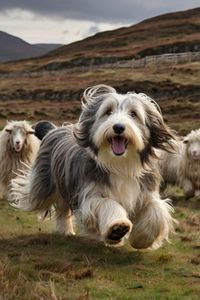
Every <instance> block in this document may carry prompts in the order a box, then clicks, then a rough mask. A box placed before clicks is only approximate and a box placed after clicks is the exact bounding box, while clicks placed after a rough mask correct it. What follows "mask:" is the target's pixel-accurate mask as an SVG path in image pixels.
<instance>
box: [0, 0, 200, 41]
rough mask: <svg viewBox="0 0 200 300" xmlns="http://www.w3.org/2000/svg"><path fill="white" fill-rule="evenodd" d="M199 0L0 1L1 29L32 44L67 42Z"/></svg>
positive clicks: (127, 24) (188, 7) (187, 7)
mask: <svg viewBox="0 0 200 300" xmlns="http://www.w3.org/2000/svg"><path fill="white" fill-rule="evenodd" d="M199 3H200V1H199V0H190V1H188V0H149V1H148V0H19V1H15V0H14V1H9V0H0V30H1V31H5V32H8V33H10V34H13V35H16V36H18V37H20V38H22V39H24V40H26V41H27V42H29V43H61V44H68V43H71V42H73V41H76V40H80V39H82V38H84V37H87V36H89V35H92V34H94V33H96V32H99V31H105V30H111V29H115V28H118V27H122V26H129V25H132V24H135V23H138V22H139V21H142V20H144V19H147V18H150V17H153V16H156V15H159V14H164V13H167V12H173V11H179V10H186V9H190V8H195V7H198V6H199Z"/></svg>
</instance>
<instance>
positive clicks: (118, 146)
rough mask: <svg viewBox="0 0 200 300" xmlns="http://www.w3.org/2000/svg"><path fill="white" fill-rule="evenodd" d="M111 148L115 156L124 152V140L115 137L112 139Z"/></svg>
mask: <svg viewBox="0 0 200 300" xmlns="http://www.w3.org/2000/svg"><path fill="white" fill-rule="evenodd" d="M111 146H112V150H113V152H114V154H116V155H121V154H123V153H124V152H125V150H126V146H125V141H124V138H123V137H120V136H115V137H113V138H112V144H111Z"/></svg>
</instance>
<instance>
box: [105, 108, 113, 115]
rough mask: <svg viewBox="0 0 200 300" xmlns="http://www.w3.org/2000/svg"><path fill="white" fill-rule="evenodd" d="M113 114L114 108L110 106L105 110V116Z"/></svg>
mask: <svg viewBox="0 0 200 300" xmlns="http://www.w3.org/2000/svg"><path fill="white" fill-rule="evenodd" d="M111 114H112V109H111V108H109V109H107V110H106V111H105V112H104V114H103V116H110V115H111Z"/></svg>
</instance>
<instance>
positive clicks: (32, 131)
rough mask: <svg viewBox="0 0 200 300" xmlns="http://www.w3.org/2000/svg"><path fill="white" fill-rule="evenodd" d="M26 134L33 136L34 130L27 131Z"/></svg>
mask: <svg viewBox="0 0 200 300" xmlns="http://www.w3.org/2000/svg"><path fill="white" fill-rule="evenodd" d="M27 133H28V134H34V133H35V130H34V129H32V130H29V131H28V132H27Z"/></svg>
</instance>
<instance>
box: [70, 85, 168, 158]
mask: <svg viewBox="0 0 200 300" xmlns="http://www.w3.org/2000/svg"><path fill="white" fill-rule="evenodd" d="M84 99H85V100H86V103H85V104H83V111H82V114H81V116H80V119H79V123H78V125H77V132H75V135H76V137H77V139H78V141H79V143H80V145H81V146H83V147H90V148H91V149H92V150H93V151H94V153H95V154H96V156H97V158H100V159H101V160H105V161H106V162H108V161H111V160H112V161H113V160H114V161H116V160H118V161H119V160H120V161H122V160H127V158H130V157H133V156H135V157H136V156H139V157H140V160H141V161H142V162H144V161H147V160H148V158H149V155H153V154H154V151H153V150H152V149H153V147H155V148H162V149H163V148H165V147H166V146H165V145H166V144H169V141H170V139H171V138H172V137H173V136H172V134H171V132H170V130H169V129H168V128H167V126H166V125H165V124H164V122H163V118H162V116H161V113H160V110H159V108H158V106H157V104H156V103H155V102H154V101H153V100H152V99H150V98H148V97H147V96H146V95H144V94H135V93H128V94H125V95H121V94H117V93H116V91H115V90H114V89H113V88H111V87H107V86H102V85H100V86H96V87H93V88H92V89H90V90H88V91H87V90H86V92H85V94H84Z"/></svg>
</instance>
